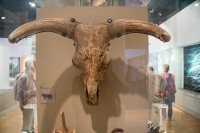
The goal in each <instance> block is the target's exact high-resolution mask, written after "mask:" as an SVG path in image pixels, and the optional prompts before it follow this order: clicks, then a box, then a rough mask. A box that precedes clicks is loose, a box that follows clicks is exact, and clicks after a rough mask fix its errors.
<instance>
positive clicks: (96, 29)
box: [8, 18, 170, 105]
mask: <svg viewBox="0 0 200 133" xmlns="http://www.w3.org/2000/svg"><path fill="white" fill-rule="evenodd" d="M41 32H54V33H57V34H60V35H62V36H64V37H68V38H69V39H72V40H73V41H74V46H75V53H74V56H73V59H72V62H73V65H74V66H75V67H76V68H78V69H80V70H81V72H82V74H81V80H82V82H83V84H84V89H85V93H86V101H87V103H88V105H98V104H99V84H100V82H101V81H102V80H103V72H104V70H106V69H107V68H108V67H109V62H110V56H109V53H108V47H109V45H110V44H109V41H110V40H112V39H115V38H116V37H120V36H122V35H125V34H129V33H142V34H147V35H152V36H154V37H156V38H158V39H160V40H161V41H163V42H167V41H169V40H170V35H169V34H168V33H167V32H166V31H165V30H163V29H162V28H160V27H158V26H157V25H155V24H152V23H149V22H144V21H140V20H135V19H118V20H115V21H112V19H108V20H107V22H106V23H97V24H94V23H81V22H77V21H76V20H75V19H74V18H71V19H70V20H68V19H65V18H48V19H41V20H36V21H33V22H29V23H26V24H24V25H22V26H20V27H19V28H17V29H16V30H15V31H13V32H12V33H11V34H10V36H9V38H8V40H9V41H10V42H11V43H16V42H18V41H20V40H21V39H23V38H25V37H27V36H29V35H32V34H36V33H41Z"/></svg>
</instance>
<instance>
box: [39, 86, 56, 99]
mask: <svg viewBox="0 0 200 133" xmlns="http://www.w3.org/2000/svg"><path fill="white" fill-rule="evenodd" d="M40 103H55V89H54V88H52V89H45V88H41V89H40Z"/></svg>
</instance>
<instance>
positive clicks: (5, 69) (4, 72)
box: [0, 45, 9, 89]
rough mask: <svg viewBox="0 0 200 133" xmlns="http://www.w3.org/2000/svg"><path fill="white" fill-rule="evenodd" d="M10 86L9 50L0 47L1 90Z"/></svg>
mask: <svg viewBox="0 0 200 133" xmlns="http://www.w3.org/2000/svg"><path fill="white" fill-rule="evenodd" d="M8 86H9V48H8V47H6V46H1V45H0V89H4V88H5V87H8Z"/></svg>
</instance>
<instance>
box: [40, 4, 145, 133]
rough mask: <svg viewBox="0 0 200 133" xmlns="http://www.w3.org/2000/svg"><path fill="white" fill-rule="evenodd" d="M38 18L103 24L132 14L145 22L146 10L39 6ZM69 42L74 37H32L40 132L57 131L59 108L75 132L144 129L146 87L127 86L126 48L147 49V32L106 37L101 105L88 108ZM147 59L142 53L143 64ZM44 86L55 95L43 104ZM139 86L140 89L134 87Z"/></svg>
mask: <svg viewBox="0 0 200 133" xmlns="http://www.w3.org/2000/svg"><path fill="white" fill-rule="evenodd" d="M41 18H69V19H70V18H75V19H76V21H79V22H89V23H97V22H106V21H107V19H110V18H112V19H118V18H135V19H140V20H145V21H147V9H146V8H125V7H112V8H107V7H100V8H93V7H79V8H69V7H67V8H41V9H37V19H41ZM73 43H74V42H73V41H72V40H70V39H68V38H64V37H62V36H60V35H58V34H54V33H42V34H38V35H37V36H36V45H37V47H36V48H37V54H36V56H37V114H38V131H39V133H49V132H52V131H53V130H54V129H58V130H61V118H60V112H61V110H64V112H65V115H66V116H65V118H66V125H67V127H68V129H69V130H72V129H74V128H75V129H76V131H77V133H94V132H99V133H107V132H111V131H112V130H113V129H114V128H123V129H124V130H125V132H126V133H132V132H133V131H134V132H138V133H139V132H140V133H142V132H146V131H147V120H148V107H149V106H148V96H147V92H145V91H144V90H145V89H144V87H141V86H136V85H134V83H132V84H131V85H130V84H128V85H127V82H126V74H127V72H126V69H125V68H126V63H125V62H126V61H125V60H126V59H125V51H126V49H143V50H145V51H147V49H148V37H147V35H142V34H141V35H139V34H131V35H128V36H122V37H120V38H117V39H114V40H112V41H110V44H111V45H110V47H109V54H110V56H111V59H112V60H111V65H110V66H109V69H108V70H106V73H104V80H103V82H102V83H101V84H100V103H99V105H97V106H89V105H88V104H87V103H86V98H85V92H84V88H83V84H82V81H81V80H80V70H79V69H76V68H75V67H74V66H73V65H72V57H73V53H74V51H75V49H74V46H73ZM135 57H137V55H135ZM147 57H148V56H147V55H146V64H145V65H147ZM136 63H140V62H136ZM145 68H146V67H145ZM135 69H136V68H135ZM137 69H138V68H137ZM45 89H46V90H47V89H49V90H50V92H52V93H54V94H55V102H54V103H45V104H44V103H41V101H42V100H43V97H42V96H41V92H43V91H45ZM139 89H143V90H140V91H136V90H139Z"/></svg>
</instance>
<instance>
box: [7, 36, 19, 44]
mask: <svg viewBox="0 0 200 133" xmlns="http://www.w3.org/2000/svg"><path fill="white" fill-rule="evenodd" d="M8 41H9V42H10V43H16V42H17V40H16V39H15V38H14V37H13V36H12V35H10V36H9V37H8Z"/></svg>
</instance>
